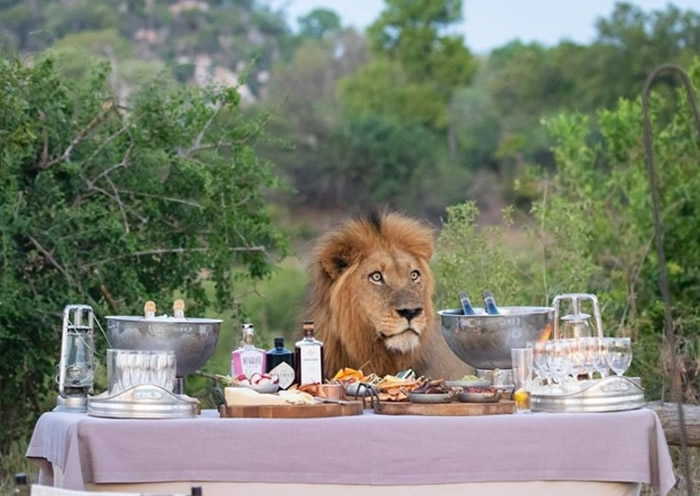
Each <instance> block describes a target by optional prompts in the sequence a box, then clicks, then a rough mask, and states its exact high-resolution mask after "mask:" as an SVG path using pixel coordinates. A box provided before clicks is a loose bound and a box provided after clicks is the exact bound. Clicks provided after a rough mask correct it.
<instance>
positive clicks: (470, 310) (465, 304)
mask: <svg viewBox="0 0 700 496" xmlns="http://www.w3.org/2000/svg"><path fill="white" fill-rule="evenodd" d="M457 296H459V303H460V304H461V305H462V313H464V315H476V312H475V311H474V307H472V302H471V301H470V300H469V295H468V294H467V293H466V292H465V291H460V292H459V293H457Z"/></svg>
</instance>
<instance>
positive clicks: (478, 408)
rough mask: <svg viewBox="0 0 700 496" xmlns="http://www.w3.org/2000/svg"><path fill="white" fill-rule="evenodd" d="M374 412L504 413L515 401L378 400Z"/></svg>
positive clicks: (421, 413) (509, 409) (386, 413)
mask: <svg viewBox="0 0 700 496" xmlns="http://www.w3.org/2000/svg"><path fill="white" fill-rule="evenodd" d="M374 412H375V413H377V414H380V415H438V416H452V417H458V416H465V417H468V416H477V415H504V414H510V413H514V412H515V402H514V401H511V400H500V401H499V402H497V403H461V402H454V401H453V402H450V403H410V402H391V401H380V402H376V403H375V404H374Z"/></svg>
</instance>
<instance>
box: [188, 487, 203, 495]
mask: <svg viewBox="0 0 700 496" xmlns="http://www.w3.org/2000/svg"><path fill="white" fill-rule="evenodd" d="M190 494H191V495H192V496H202V486H192V489H190Z"/></svg>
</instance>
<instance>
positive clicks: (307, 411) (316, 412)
mask: <svg viewBox="0 0 700 496" xmlns="http://www.w3.org/2000/svg"><path fill="white" fill-rule="evenodd" d="M362 411H363V407H362V402H361V401H348V402H347V403H343V404H338V403H321V404H318V405H233V406H226V405H221V407H220V408H219V415H220V416H221V417H225V418H317V417H345V416H349V415H362Z"/></svg>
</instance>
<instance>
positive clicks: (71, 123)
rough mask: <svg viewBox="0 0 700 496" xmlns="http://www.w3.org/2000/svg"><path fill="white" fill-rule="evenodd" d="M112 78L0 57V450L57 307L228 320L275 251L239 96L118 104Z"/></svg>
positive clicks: (45, 348) (52, 358) (264, 180)
mask: <svg viewBox="0 0 700 496" xmlns="http://www.w3.org/2000/svg"><path fill="white" fill-rule="evenodd" d="M108 74H109V67H108V65H107V64H101V65H98V66H95V67H93V68H92V70H91V71H90V72H89V73H88V75H87V76H86V77H85V78H84V79H81V80H69V79H65V78H64V77H63V76H62V75H61V74H60V72H59V71H58V70H57V68H56V64H55V62H54V60H53V59H52V58H51V57H41V58H39V59H37V60H35V61H34V62H33V63H32V65H31V66H30V65H26V64H24V63H22V62H20V61H18V60H8V59H5V58H3V59H0V109H2V112H0V302H2V304H0V414H1V415H2V418H3V422H2V426H3V429H2V430H0V446H2V447H3V449H5V447H7V446H8V445H9V444H8V440H10V439H15V438H17V437H18V435H21V434H22V433H24V432H26V429H27V428H28V427H29V426H30V425H31V422H32V421H33V419H34V418H35V417H36V415H37V414H38V413H40V404H41V401H42V399H43V398H44V396H45V395H46V393H47V392H48V391H50V390H54V387H55V386H54V384H53V381H52V380H51V378H52V376H53V373H54V372H55V369H54V366H55V363H56V359H57V356H58V349H59V348H58V346H59V332H58V329H59V328H60V312H61V310H62V308H63V306H64V305H66V304H68V303H87V304H90V305H92V306H93V308H95V311H96V313H97V315H98V318H99V317H101V316H103V315H104V314H105V313H107V312H109V313H116V314H137V313H140V311H141V307H142V305H143V301H144V300H145V299H153V300H155V301H156V302H157V303H159V304H160V305H161V306H165V305H166V304H167V303H168V302H170V301H172V296H173V294H174V293H175V292H176V291H177V292H178V293H181V294H183V295H184V296H185V298H186V299H187V301H188V308H189V310H188V311H189V312H190V314H192V315H197V314H201V313H202V312H203V310H204V309H205V308H208V307H210V306H212V305H214V306H215V308H217V309H218V310H220V311H223V310H224V309H229V311H230V309H231V308H233V307H234V304H233V299H232V298H233V296H232V295H233V290H234V287H233V285H234V284H235V283H236V281H238V280H240V279H241V278H243V279H247V280H255V279H260V278H263V277H266V276H267V275H268V274H269V273H270V270H271V259H270V257H271V256H273V254H275V253H279V254H281V255H282V254H284V250H285V247H286V244H285V241H284V239H283V238H282V237H281V235H280V234H279V233H278V231H277V230H276V229H275V228H274V227H273V225H272V224H271V221H270V218H269V216H268V213H267V209H266V208H265V204H266V202H265V194H266V190H267V189H268V188H269V187H271V186H274V185H275V183H276V180H275V177H274V175H273V173H272V168H271V165H270V163H268V162H266V161H264V160H261V159H260V158H259V157H258V156H257V155H256V152H255V150H254V147H255V146H256V143H257V141H258V139H259V137H260V136H261V134H262V129H263V121H262V120H260V119H256V120H251V119H248V118H245V117H244V116H243V115H241V113H240V111H239V109H238V107H239V103H240V95H239V94H238V92H237V91H236V89H234V88H215V87H209V88H204V89H199V88H183V87H178V86H175V85H173V84H172V83H171V82H170V81H169V80H167V79H160V80H158V81H155V82H154V83H151V84H148V85H146V86H145V87H143V88H140V89H139V90H138V91H137V92H135V93H134V94H133V96H132V98H131V99H130V101H129V106H128V108H127V107H122V106H120V105H119V104H117V102H116V101H115V99H114V97H113V95H112V94H110V92H109V91H107V90H106V89H105V87H106V84H105V81H106V78H107V76H108ZM205 270H206V272H207V273H209V274H210V280H211V281H213V285H214V294H213V301H211V298H210V297H209V296H208V293H207V292H206V291H205V288H204V286H203V283H204V277H203V274H204V271H205ZM234 274H238V275H236V276H234Z"/></svg>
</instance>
